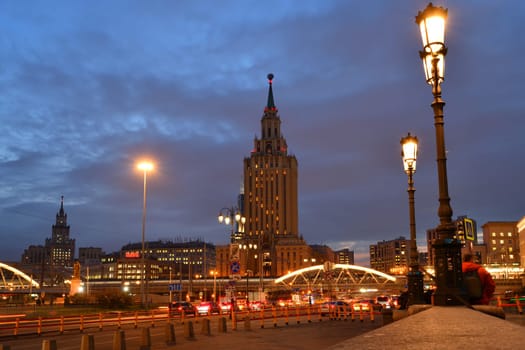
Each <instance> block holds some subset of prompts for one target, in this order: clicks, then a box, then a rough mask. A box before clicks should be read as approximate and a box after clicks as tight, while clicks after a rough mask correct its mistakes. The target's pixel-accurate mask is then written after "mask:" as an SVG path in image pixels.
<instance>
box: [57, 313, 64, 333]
mask: <svg viewBox="0 0 525 350" xmlns="http://www.w3.org/2000/svg"><path fill="white" fill-rule="evenodd" d="M58 331H59V333H60V334H63V333H64V316H60V326H59V327H58Z"/></svg>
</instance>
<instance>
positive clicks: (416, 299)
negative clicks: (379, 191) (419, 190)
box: [401, 133, 424, 305]
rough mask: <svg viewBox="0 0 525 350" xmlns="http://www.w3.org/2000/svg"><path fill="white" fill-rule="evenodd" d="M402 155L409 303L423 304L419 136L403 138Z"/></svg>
mask: <svg viewBox="0 0 525 350" xmlns="http://www.w3.org/2000/svg"><path fill="white" fill-rule="evenodd" d="M401 146H402V148H401V157H402V158H403V168H404V169H405V173H406V174H407V175H408V190H407V192H408V208H409V209H408V210H409V218H410V257H409V258H410V260H409V266H410V268H409V271H408V276H407V280H408V305H414V304H423V303H424V298H423V274H422V273H421V271H419V262H418V253H417V242H416V211H415V200H414V192H415V191H416V189H415V188H414V177H413V176H414V173H415V172H416V160H417V137H415V136H412V135H410V133H408V135H407V136H406V137H403V138H402V139H401Z"/></svg>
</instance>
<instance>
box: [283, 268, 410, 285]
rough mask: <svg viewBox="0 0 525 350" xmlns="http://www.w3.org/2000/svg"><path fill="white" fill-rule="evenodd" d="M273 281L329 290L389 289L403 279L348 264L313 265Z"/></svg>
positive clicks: (400, 282)
mask: <svg viewBox="0 0 525 350" xmlns="http://www.w3.org/2000/svg"><path fill="white" fill-rule="evenodd" d="M274 283H275V284H276V285H281V286H284V287H286V288H289V289H295V288H305V287H306V288H308V289H310V288H318V287H319V286H320V287H321V288H323V289H329V290H341V291H342V290H351V289H390V288H398V286H399V285H400V284H404V283H405V281H402V280H400V279H399V278H396V277H394V276H391V275H388V274H386V273H383V272H381V271H377V270H374V269H371V268H368V267H363V266H358V265H349V264H330V263H325V264H323V265H315V266H310V267H306V268H303V269H300V270H296V271H293V272H291V273H289V274H287V275H284V276H282V277H280V278H277V279H276V280H275V281H274Z"/></svg>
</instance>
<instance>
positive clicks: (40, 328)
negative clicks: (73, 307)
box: [0, 304, 380, 338]
mask: <svg viewBox="0 0 525 350" xmlns="http://www.w3.org/2000/svg"><path fill="white" fill-rule="evenodd" d="M379 313H380V312H379V311H376V310H374V309H373V308H372V307H370V310H363V309H357V308H356V307H354V305H351V304H350V305H348V306H344V307H338V308H332V309H330V310H329V311H328V312H325V311H323V310H321V305H306V306H284V307H276V306H272V307H266V308H261V309H260V310H243V311H235V312H234V313H233V314H232V313H228V314H224V313H221V314H218V315H205V316H204V317H206V318H210V317H227V318H228V319H229V320H230V322H231V326H230V327H231V329H236V327H237V322H239V321H246V320H249V321H253V322H255V323H258V324H259V326H260V327H261V328H264V327H265V326H268V325H269V324H271V325H272V326H273V327H277V326H278V324H282V323H284V325H289V324H290V323H291V322H295V323H300V322H313V321H316V320H317V321H319V322H321V321H323V319H330V320H345V321H346V320H351V321H355V320H359V321H361V322H363V321H364V320H365V319H369V320H370V321H371V322H374V320H375V316H376V315H377V314H379ZM200 318H203V316H199V315H198V313H195V315H186V314H185V313H184V312H183V313H181V314H177V315H174V314H173V311H172V312H171V313H170V312H169V310H168V309H156V310H152V311H148V312H138V311H136V312H107V313H96V314H85V315H79V316H58V317H38V318H25V317H24V315H4V316H2V317H1V318H0V338H1V337H7V336H20V335H30V334H33V335H34V334H36V335H42V334H44V333H58V334H63V333H65V332H79V333H83V332H88V331H93V330H99V331H102V330H104V329H108V328H111V329H121V328H123V327H133V328H137V327H138V326H139V325H141V326H143V325H144V324H151V326H152V327H155V323H156V322H159V321H164V322H167V323H173V324H175V325H177V324H184V323H185V321H187V320H194V321H198V319H200Z"/></svg>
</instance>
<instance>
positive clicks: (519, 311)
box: [515, 294, 522, 315]
mask: <svg viewBox="0 0 525 350" xmlns="http://www.w3.org/2000/svg"><path fill="white" fill-rule="evenodd" d="M515 298H516V308H517V309H518V313H519V314H520V315H521V314H522V309H521V304H520V297H519V296H518V294H516V297H515Z"/></svg>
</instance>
